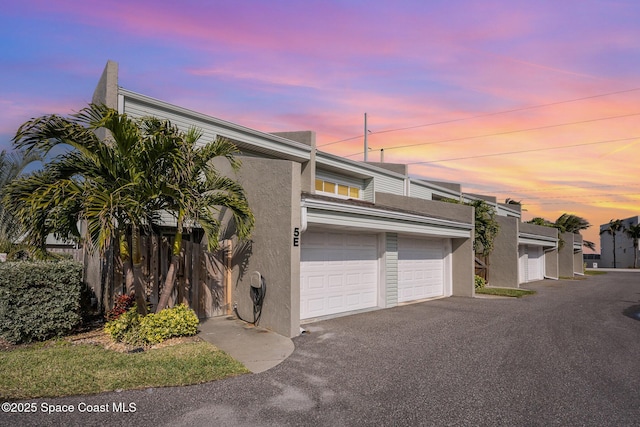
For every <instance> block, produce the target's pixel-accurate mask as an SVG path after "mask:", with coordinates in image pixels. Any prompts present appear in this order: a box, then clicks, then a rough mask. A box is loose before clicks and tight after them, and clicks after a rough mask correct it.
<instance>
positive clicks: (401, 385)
mask: <svg viewBox="0 0 640 427" xmlns="http://www.w3.org/2000/svg"><path fill="white" fill-rule="evenodd" d="M528 288H530V289H535V290H537V291H538V293H537V295H535V296H532V297H526V298H523V299H480V298H476V299H469V298H455V297H454V298H446V299H442V300H437V301H430V302H426V303H420V304H413V305H407V306H403V307H396V308H393V309H388V310H379V311H375V312H370V313H364V314H360V315H355V316H349V317H343V318H338V319H332V320H328V321H323V322H318V323H315V324H312V325H309V329H310V330H311V333H310V334H308V335H303V336H301V337H298V338H296V339H294V344H295V346H296V349H295V351H294V353H293V354H292V355H291V356H290V357H289V358H288V359H287V360H285V361H284V362H283V363H282V364H280V365H278V366H277V367H275V368H273V369H271V370H269V371H266V372H263V373H261V374H250V375H244V376H241V377H238V378H233V379H229V380H224V381H218V382H212V383H208V384H203V385H198V386H192V387H181V388H164V389H150V390H140V391H133V392H121V393H107V394H101V395H97V396H85V397H74V398H65V399H45V400H37V401H35V402H36V403H37V404H38V405H39V408H40V407H41V406H42V404H43V403H44V404H47V405H50V404H71V405H73V406H74V407H75V408H78V407H79V405H80V404H81V403H85V404H89V405H107V406H108V408H109V412H105V413H86V412H85V413H79V412H78V411H77V410H76V411H75V412H74V413H63V414H52V415H49V414H45V413H42V411H41V410H38V412H36V413H35V414H30V415H28V414H20V415H13V414H12V415H8V414H4V413H0V424H1V425H136V426H156V425H189V426H200V425H203V426H205V425H206V426H209V425H212V426H213V425H215V426H269V425H325V426H352V425H474V426H475V425H487V426H496V425H509V426H515V425H540V426H551V425H567V426H576V425H593V426H627V425H639V424H640V321H639V320H638V317H637V316H635V313H636V310H640V274H639V273H618V272H616V273H609V274H607V275H603V276H594V277H589V278H588V279H587V280H576V281H544V282H537V283H534V284H530V285H529V286H528ZM634 307H635V308H634ZM114 403H115V408H116V409H118V408H128V409H131V406H129V404H133V407H134V409H135V411H129V412H122V411H121V412H114V411H113V409H114ZM82 407H84V406H82Z"/></svg>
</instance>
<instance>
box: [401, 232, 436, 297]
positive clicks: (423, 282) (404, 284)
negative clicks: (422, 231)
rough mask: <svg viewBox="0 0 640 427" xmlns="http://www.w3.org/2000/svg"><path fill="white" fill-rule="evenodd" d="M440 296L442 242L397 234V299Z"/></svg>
mask: <svg viewBox="0 0 640 427" xmlns="http://www.w3.org/2000/svg"><path fill="white" fill-rule="evenodd" d="M442 295H444V244H443V241H442V240H429V239H419V238H409V237H404V236H401V237H400V238H399V239H398V301H399V302H406V301H412V300H416V299H423V298H431V297H436V296H442Z"/></svg>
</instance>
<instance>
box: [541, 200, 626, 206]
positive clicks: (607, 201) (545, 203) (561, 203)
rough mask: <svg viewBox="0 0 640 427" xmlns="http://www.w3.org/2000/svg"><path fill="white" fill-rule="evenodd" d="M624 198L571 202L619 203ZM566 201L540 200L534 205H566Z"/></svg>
mask: <svg viewBox="0 0 640 427" xmlns="http://www.w3.org/2000/svg"><path fill="white" fill-rule="evenodd" d="M624 201H626V200H619V199H618V200H585V201H584V202H582V201H579V202H578V201H573V203H582V204H601V203H620V202H624ZM566 204H567V202H566V201H564V202H541V203H536V205H566Z"/></svg>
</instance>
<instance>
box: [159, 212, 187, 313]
mask: <svg viewBox="0 0 640 427" xmlns="http://www.w3.org/2000/svg"><path fill="white" fill-rule="evenodd" d="M182 231H183V226H182V215H179V216H178V230H177V231H176V237H175V240H174V242H173V249H172V251H171V264H169V271H167V277H166V279H165V281H164V286H163V287H162V294H161V295H160V301H158V307H156V313H157V312H159V311H160V310H162V309H165V308H167V304H168V303H169V298H170V297H171V294H172V293H173V289H174V287H175V283H176V277H177V276H178V268H179V267H180V252H181V251H182Z"/></svg>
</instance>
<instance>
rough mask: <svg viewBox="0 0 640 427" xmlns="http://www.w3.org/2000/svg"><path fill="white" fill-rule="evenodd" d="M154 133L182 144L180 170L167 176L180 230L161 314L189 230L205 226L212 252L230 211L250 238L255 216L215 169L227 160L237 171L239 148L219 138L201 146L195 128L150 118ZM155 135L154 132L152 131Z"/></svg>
mask: <svg viewBox="0 0 640 427" xmlns="http://www.w3.org/2000/svg"><path fill="white" fill-rule="evenodd" d="M145 126H147V128H148V130H149V133H154V134H157V135H163V137H166V138H171V139H174V140H175V141H178V143H179V145H180V156H179V158H178V159H177V160H178V161H179V164H178V165H177V166H178V167H174V168H171V169H172V171H173V173H172V174H169V175H166V176H165V178H166V181H165V188H164V195H163V197H165V200H166V205H167V208H168V209H169V210H170V211H172V212H173V213H174V215H175V217H176V221H177V230H176V236H175V240H174V244H173V248H172V256H171V264H170V265H169V271H168V272H167V276H166V279H165V283H164V286H163V288H162V293H161V295H160V300H159V301H158V307H157V308H156V310H157V311H160V310H162V309H164V308H166V306H167V304H168V302H169V298H170V297H171V294H172V292H173V289H174V286H175V281H176V276H177V273H178V268H179V260H180V256H181V251H182V235H183V233H184V231H185V228H186V225H187V224H190V225H191V226H194V225H197V226H200V227H201V228H202V229H203V231H204V233H205V236H206V239H207V245H208V249H209V250H212V249H214V248H217V247H218V239H219V233H220V228H221V219H222V217H224V214H225V213H226V212H230V215H231V217H232V219H233V223H234V227H235V230H236V234H237V235H238V237H239V238H240V239H243V240H244V239H247V238H248V237H249V234H250V232H251V229H252V228H253V224H254V217H253V214H252V213H251V211H250V210H249V205H248V202H247V199H246V196H245V194H244V190H243V189H242V187H241V186H240V185H239V184H238V183H237V182H236V181H234V180H232V179H230V178H228V177H225V176H222V175H220V174H219V173H218V171H217V169H216V168H215V166H214V163H213V161H214V159H217V158H224V159H226V160H227V162H228V163H229V165H230V166H231V168H232V169H233V170H234V171H237V170H238V169H239V167H240V161H239V160H237V159H236V158H235V154H237V152H238V151H237V148H236V146H235V145H234V144H232V143H231V142H230V141H229V140H227V139H225V138H221V137H218V138H217V139H216V140H215V141H213V142H209V143H207V144H204V145H198V144H197V143H198V141H199V140H200V138H201V136H202V133H201V132H200V131H197V130H195V129H190V130H189V131H187V132H181V131H179V130H178V128H177V127H175V126H173V125H172V124H171V123H170V122H168V121H159V120H157V119H150V120H147V121H146V122H145ZM152 130H153V131H152Z"/></svg>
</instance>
